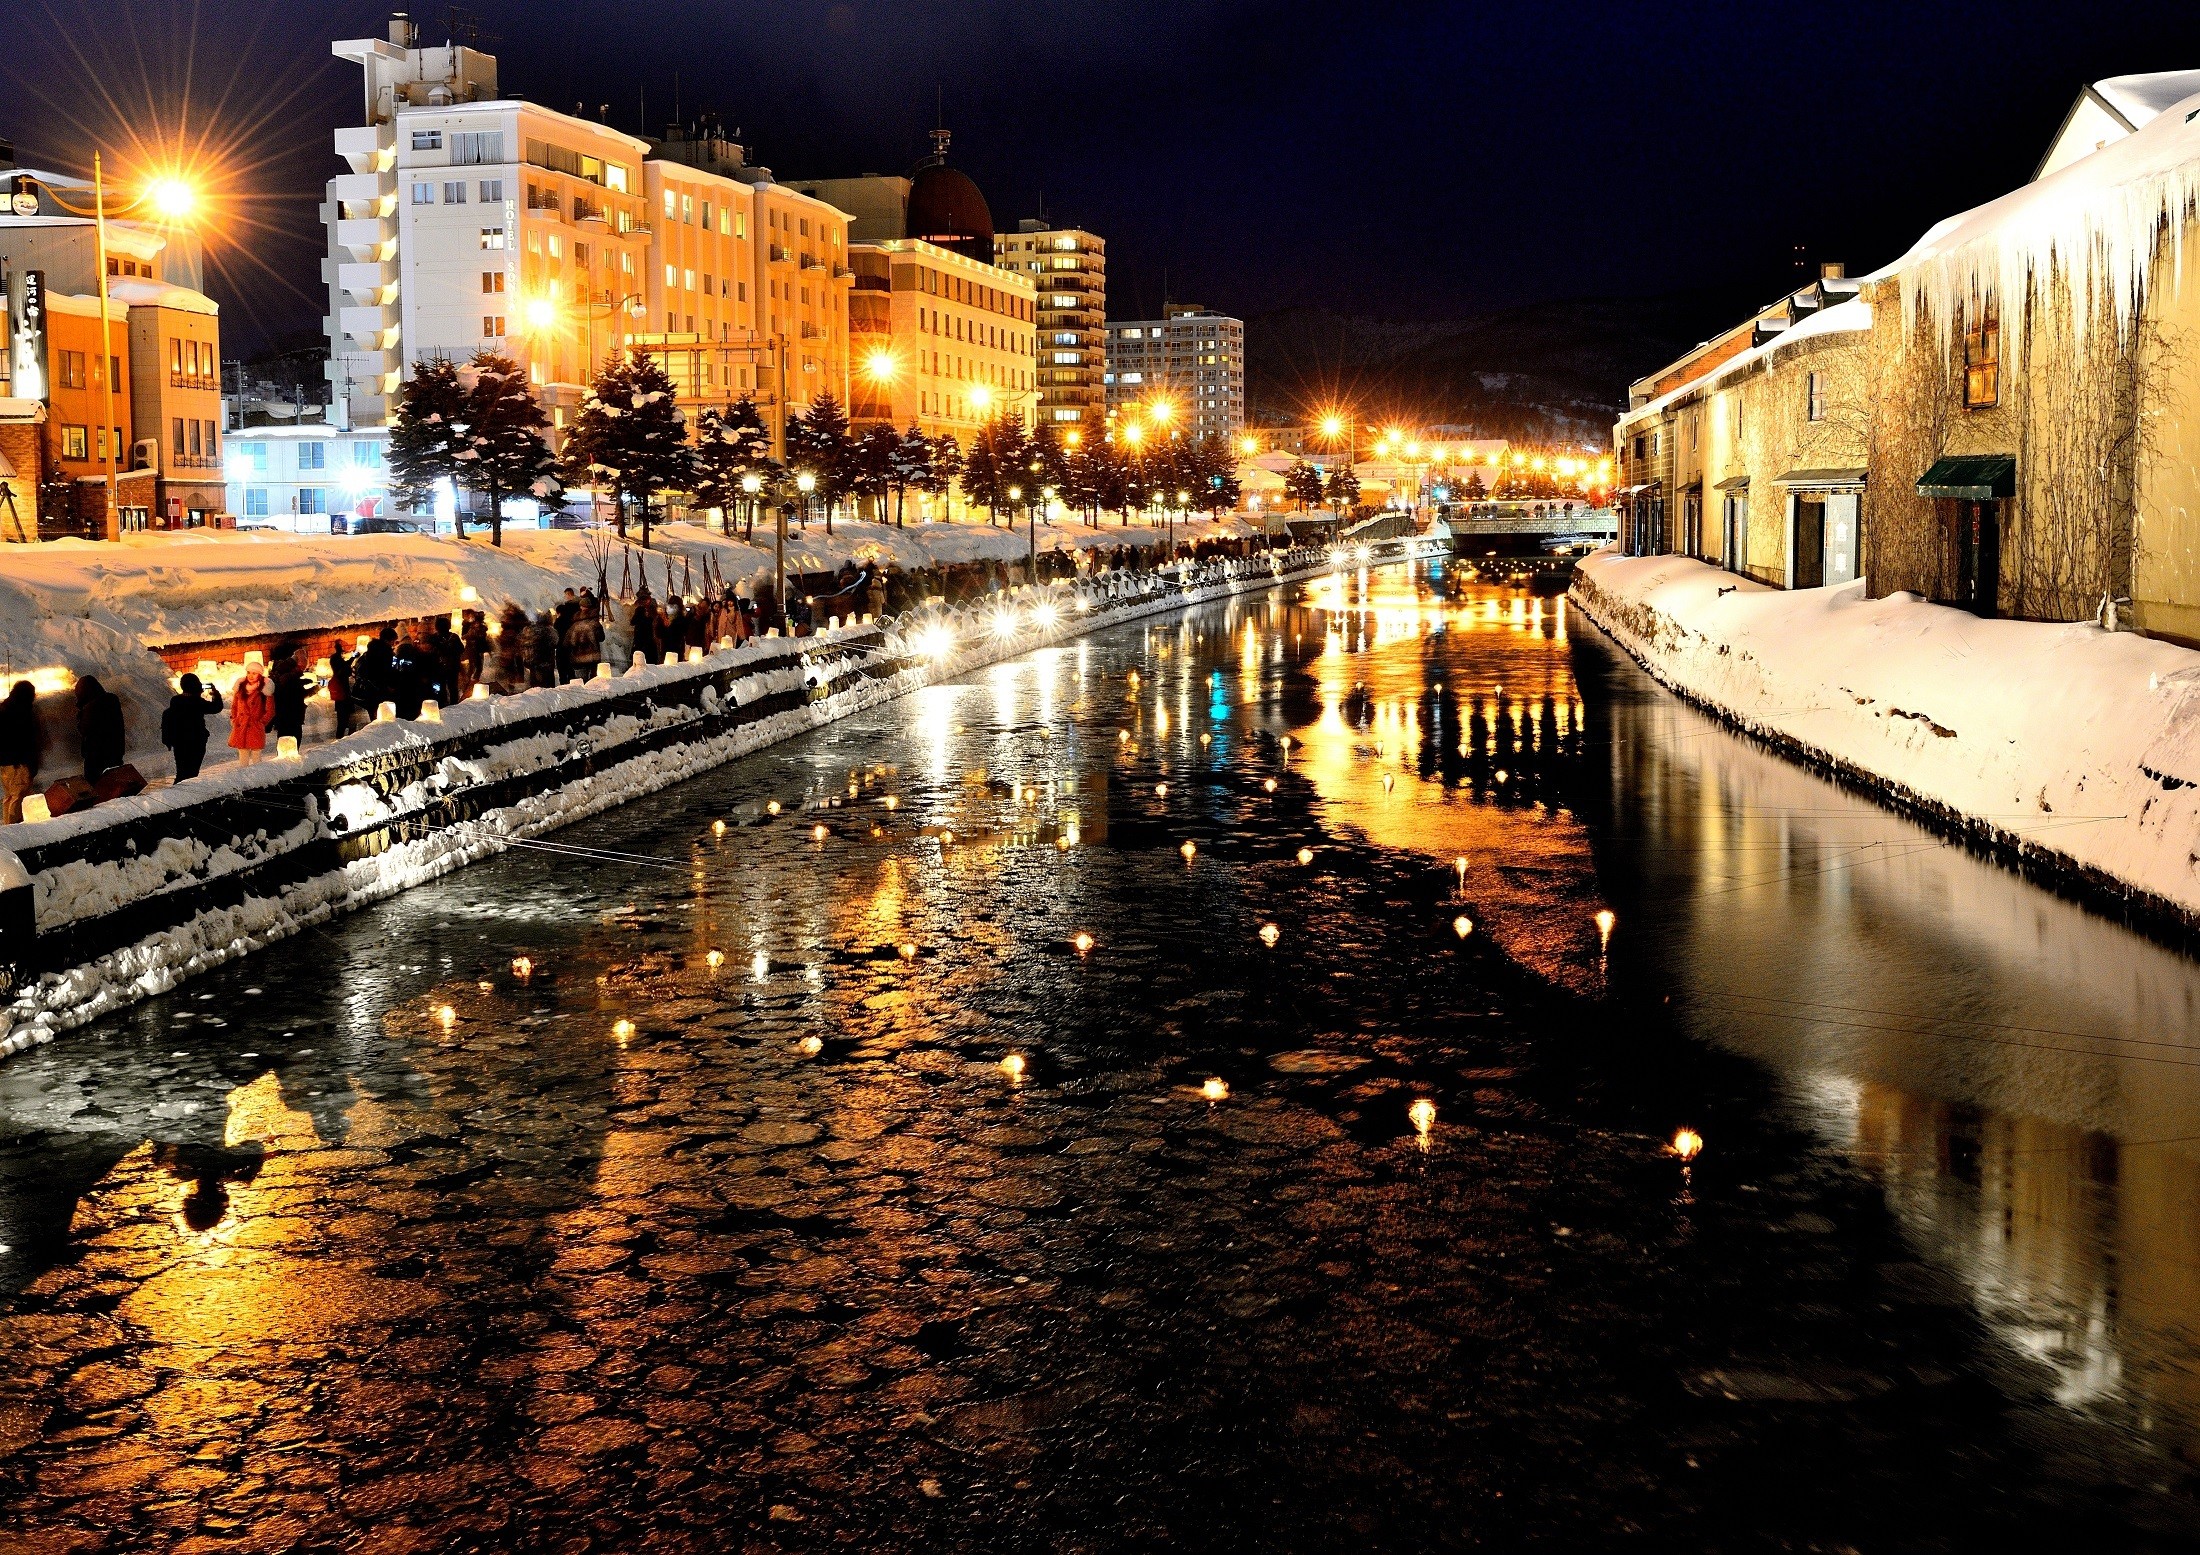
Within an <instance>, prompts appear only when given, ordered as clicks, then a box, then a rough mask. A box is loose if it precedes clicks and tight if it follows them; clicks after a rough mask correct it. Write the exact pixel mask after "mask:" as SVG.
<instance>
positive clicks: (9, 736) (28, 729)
mask: <svg viewBox="0 0 2200 1555" xmlns="http://www.w3.org/2000/svg"><path fill="white" fill-rule="evenodd" d="M45 754H46V741H45V734H44V731H43V730H41V729H40V728H39V726H38V688H37V687H36V686H34V685H32V684H31V683H30V682H29V681H27V680H19V681H17V682H16V683H15V684H14V685H13V686H11V687H10V688H9V689H8V698H7V700H6V701H5V702H0V825H7V826H13V825H14V824H15V823H16V822H17V821H20V820H21V819H23V797H24V795H26V794H28V793H29V792H30V791H31V780H32V779H33V778H35V777H37V776H38V763H39V762H40V760H41V759H43V758H44V756H45Z"/></svg>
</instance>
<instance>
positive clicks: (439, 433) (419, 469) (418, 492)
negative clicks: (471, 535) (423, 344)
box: [387, 357, 466, 535]
mask: <svg viewBox="0 0 2200 1555" xmlns="http://www.w3.org/2000/svg"><path fill="white" fill-rule="evenodd" d="M465 419H466V386H465V385H464V384H463V383H461V382H460V381H459V376H458V368H457V366H456V364H454V363H451V362H447V361H445V360H443V358H441V357H427V358H424V359H423V360H421V361H419V362H416V363H414V364H413V370H412V376H411V377H409V378H407V379H406V380H405V387H404V390H403V391H402V392H401V393H400V394H399V395H398V399H397V411H396V414H395V415H393V416H392V417H391V418H390V447H389V453H388V455H387V460H388V464H389V472H390V495H391V496H392V497H393V498H395V499H396V500H397V501H398V502H400V503H402V504H403V505H404V506H405V507H406V508H408V509H410V510H411V511H412V512H415V513H420V512H432V511H434V507H435V489H436V487H437V486H438V485H439V484H441V483H442V482H444V481H449V482H451V483H452V485H454V486H455V485H457V484H458V482H459V467H458V450H459V446H460V442H459V436H460V434H459V431H458V424H459V423H460V422H462V421H464V420H465ZM458 527H459V533H460V534H461V535H464V534H465V532H466V523H465V520H464V519H463V518H461V519H460V520H459V526H458Z"/></svg>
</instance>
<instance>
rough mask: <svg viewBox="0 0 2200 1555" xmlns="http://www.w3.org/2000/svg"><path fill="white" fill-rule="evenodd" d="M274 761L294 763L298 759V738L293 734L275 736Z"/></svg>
mask: <svg viewBox="0 0 2200 1555" xmlns="http://www.w3.org/2000/svg"><path fill="white" fill-rule="evenodd" d="M275 759H276V760H277V761H296V760H297V759H298V736H296V735H295V734H278V735H277V736H275Z"/></svg>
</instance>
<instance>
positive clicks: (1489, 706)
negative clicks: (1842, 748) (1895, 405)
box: [0, 566, 2200, 1552]
mask: <svg viewBox="0 0 2200 1555" xmlns="http://www.w3.org/2000/svg"><path fill="white" fill-rule="evenodd" d="M2058 819H2059V820H2060V821H2062V822H2063V823H2066V824H2083V818H2082V817H2072V818H2058ZM2196 1000H2200V967H2196V966H2195V964H2194V963H2193V962H2191V961H2190V960H2187V959H2186V958H2184V957H2182V956H2181V955H2178V954H2176V953H2174V952H2172V951H2170V950H2167V949H2164V948H2161V947H2160V946H2158V945H2155V944H2153V943H2151V942H2149V941H2147V940H2145V939H2143V938H2140V937H2138V936H2136V935H2134V934H2132V933H2130V932H2128V931H2126V930H2124V929H2122V928H2120V927H2118V926H2117V925H2115V924H2113V923H2110V922H2108V921H2106V920H2104V919H2102V918H2099V917H2097V916H2094V915H2092V914H2089V913H2088V912H2086V911H2085V910H2083V909H2081V908H2079V907H2077V906H2074V905H2072V904H2071V903H2069V902H2066V901H2064V900H2061V899H2059V898H2057V897H2055V896H2053V895H2051V894H2049V893H2046V892H2043V891H2041V890H2040V889H2038V888H2036V887H2034V886H2032V885H2029V884H2027V883H2025V882H2024V881H2022V880H2020V879H2018V878H2017V877H2015V876H2014V875H2012V874H2010V873H2008V872H2006V871H2004V870H2002V869H1999V868H1997V867H1995V866H1994V865H1991V864H1989V863H1986V862H1983V861H1981V860H1980V859H1977V858H1975V857H1973V856H1971V855H1969V854H1967V853H1965V852H1964V851H1962V850H1960V849H1958V848H1954V847H1951V846H1949V845H1947V844H1944V843H1942V842H1940V841H1938V840H1936V839H1935V838H1934V837H1933V836H1931V835H1930V834H1928V833H1926V832H1924V831H1921V830H1920V829H1918V828H1917V827H1915V826H1913V825H1911V824H1909V823H1908V822H1906V821H1904V820H1902V819H1900V818H1899V817H1896V816H1894V815H1892V814H1890V813H1888V812H1886V811H1884V810H1882V809H1880V808H1878V807H1877V806H1875V805H1873V804H1871V803H1869V802H1867V801H1865V800H1863V799H1861V798H1859V797H1857V796H1855V795H1852V794H1849V793H1846V792H1844V791H1843V790H1841V789H1839V788H1837V787H1835V786H1833V785H1831V784H1828V783H1826V782H1824V781H1821V780H1820V779H1818V778H1816V777H1814V776H1812V775H1810V774H1808V773H1806V772H1804V771H1802V770H1800V769H1798V768H1796V767H1794V766H1791V765H1789V764H1787V763H1785V762H1783V761H1782V760H1780V759H1778V758H1776V757H1773V756H1771V755H1769V754H1767V753H1766V752H1764V751H1762V750H1761V749H1759V748H1757V747H1755V746H1753V745H1752V744H1750V743H1749V742H1747V741H1745V740H1742V739H1739V738H1737V737H1735V736H1733V735H1731V734H1729V733H1727V732H1725V731H1724V730H1722V729H1721V728H1720V727H1718V726H1717V725H1715V724H1713V723H1711V722H1710V721H1708V720H1706V719H1704V718H1703V717H1701V716H1699V715H1698V714H1696V713H1694V712H1693V711H1692V710H1690V709H1688V708H1687V707H1686V706H1684V705H1682V704H1680V703H1678V702H1676V701H1675V700H1674V699H1673V698H1671V697H1670V696H1668V695H1666V694H1665V693H1664V692H1662V691H1661V690H1659V689H1658V688H1657V687H1656V686H1655V685H1654V684H1652V683H1651V682H1650V681H1649V680H1648V679H1647V678H1646V677H1645V676H1643V675H1642V674H1641V673H1640V672H1639V671H1638V670H1636V669H1635V668H1634V667H1633V666H1632V665H1631V664H1630V663H1628V662H1627V661H1626V660H1625V659H1624V658H1622V657H1621V656H1620V655H1619V654H1618V653H1617V652H1616V651H1615V650H1613V649H1612V648H1611V647H1610V646H1609V645H1608V644H1607V643H1605V642H1604V641H1603V639H1601V637H1599V636H1597V634H1596V633H1595V632H1594V629H1593V628H1589V627H1587V626H1586V625H1585V624H1584V623H1581V622H1579V621H1578V620H1577V619H1574V618H1570V616H1569V613H1568V611H1567V609H1566V607H1565V604H1564V602H1563V601H1561V600H1547V599H1536V598H1533V597H1531V596H1530V595H1528V594H1526V593H1524V592H1522V591H1520V590H1518V589H1514V588H1506V587H1499V586H1495V585H1492V584H1487V583H1482V582H1478V581H1476V580H1475V579H1474V578H1473V577H1472V576H1471V575H1469V574H1467V573H1466V572H1464V571H1462V570H1460V569H1457V568H1454V569H1451V570H1449V571H1447V570H1446V569H1444V568H1443V567H1440V566H1431V567H1427V568H1425V569H1422V570H1420V571H1418V572H1408V571H1406V570H1405V569H1389V570H1383V571H1377V572H1374V573H1372V574H1368V573H1344V574H1340V575H1337V576H1335V577H1333V578H1331V579H1329V580H1326V581H1324V582H1321V583H1318V584H1316V585H1314V586H1312V587H1310V588H1297V589H1288V590H1278V591H1275V592H1274V593H1272V594H1269V595H1263V596H1254V597H1251V598H1249V599H1247V600H1245V601H1242V602H1240V603H1238V604H1235V605H1231V606H1227V607H1223V606H1216V607H1212V608H1207V609H1202V610H1197V611H1193V612H1191V613H1190V614H1188V615H1187V616H1186V617H1184V618H1183V619H1181V620H1177V621H1168V622H1162V623H1149V624H1147V625H1145V626H1143V627H1127V628H1120V629H1117V630H1116V631H1114V632H1112V633H1110V634H1104V635H1101V636H1096V637H1094V638H1092V639H1089V640H1087V641H1085V642H1081V643H1077V644H1074V645H1071V646H1067V647H1063V648H1058V649H1051V650H1046V651H1042V652H1039V653H1036V654H1033V655H1030V656H1027V657H1025V658H1022V659H1018V660H1015V661H1012V662H1009V663H1006V664H1003V665H1001V666H998V667H997V668H994V669H991V670H988V671H984V672H982V673H980V674H978V675H975V676H973V677H972V678H970V679H969V680H967V681H964V682H961V683H957V684H952V685H942V686H938V687H934V688H932V689H929V690H927V691H924V692H921V693H919V694H917V695H915V696H913V697H911V698H909V699H906V700H904V701H902V702H899V703H896V704H893V705H890V706H887V707H883V708H880V709H877V710H875V711H873V712H871V713H868V714H865V715H863V716H861V717H858V718H855V719H851V720H849V721H847V722H844V723H841V724H838V725H835V726H832V727H830V728H828V729H826V730H823V731H820V732H819V733H817V734H815V735H813V736H810V737H808V738H806V739H804V740H802V741H798V742H795V743H792V744H789V745H786V746H782V747H778V748H775V749H773V750H770V751H767V752H764V753H761V754H759V755H757V756H755V757H752V758H749V759H748V760H745V761H743V762H741V763H739V764H736V765H734V766H732V767H729V768H727V769H725V770H723V771H722V772H719V773H717V774H714V775H712V776H710V777H707V778H704V779H700V780H698V781H695V782H692V783H689V784H687V785H684V786H682V787H680V788H678V789H675V790H672V791H669V792H666V793H664V794H660V795H658V796H655V797H654V798H651V799H649V800H646V801H643V802H641V803H637V804H635V805H632V806H630V807H628V808H626V809H623V810H620V811H617V812H614V813H612V814H609V815H606V816H604V817H601V818H598V819H596V820H593V821H591V822H589V823H587V824H585V825H582V826H578V827H575V828H572V829H570V830H568V831H565V832H561V833H558V834H556V835H555V836H554V837H552V838H549V839H545V840H544V841H543V842H542V843H541V844H539V845H536V846H532V847H528V848H524V849H519V850H515V851H513V852H511V853H509V854H507V855H505V856H503V857H501V858H499V859H497V860H494V861H492V862H489V863H485V864H482V865H480V866H477V867H475V868H473V869H471V870H468V871H465V872H463V873H461V874H458V875H455V876H453V877H451V878H450V879H448V880H446V881H444V882H441V883H439V884H436V885H433V886H430V887H427V888H424V889H421V890H418V891H414V892H412V893H410V894H408V895H406V896H404V897H402V898H400V899H398V900H395V901H392V902H390V903H387V904H385V905H382V906H380V907H377V908H375V909H373V910H371V911H368V912H365V913H361V914H359V915H357V916H355V917H352V918H348V919H345V920H343V921H341V922H339V923H336V924H333V925H329V926H326V927H322V928H319V929H315V930H310V931H308V932H305V933H303V934H300V935H298V936H296V937H294V938H291V939H287V940H284V941H282V942H280V943H278V944H276V945H274V946H272V947H270V948H269V949H268V950H267V951H266V952H264V953H263V954H260V955H257V956H253V957H249V958H246V959H245V960H243V961H241V962H238V963H236V964H234V965H231V966H228V967H224V968H221V969H219V970H216V971H214V972H211V973H209V974H208V975H206V976H204V977H201V978H198V979H196V980H194V981H191V982H188V983H186V984H184V985H183V986H182V987H180V988H178V989H177V990H175V991H173V992H171V993H168V994H166V995H163V996H160V997H158V998H155V999H153V1000H151V1001H149V1002H147V1003H145V1004H143V1005H141V1006H139V1007H137V1008H136V1009H134V1010H132V1011H131V1012H129V1013H128V1014H127V1015H125V1016H122V1017H118V1018H116V1019H114V1020H112V1021H109V1022H107V1023H106V1024H104V1025H102V1026H99V1027H95V1028H89V1029H86V1030H83V1031H79V1032H76V1033H72V1034H70V1035H68V1036H66V1037H64V1038H62V1039H61V1040H59V1041H57V1042H56V1043H54V1044H53V1045H52V1046H50V1047H48V1048H45V1049H42V1050H38V1051H35V1052H33V1053H31V1054H28V1055H25V1056H24V1057H22V1058H19V1059H17V1060H14V1061H12V1062H10V1063H8V1064H6V1065H4V1066H0V1508H4V1509H5V1511H4V1517H5V1532H4V1533H0V1547H21V1548H30V1549H41V1550H43V1549H55V1550H59V1549H70V1550H79V1549H81V1550H94V1549H113V1550H124V1549H127V1550H153V1549H168V1548H190V1549H194V1550H196V1549H217V1548H219V1549H228V1548H236V1549H254V1550H280V1549H293V1548H296V1549H320V1548H329V1549H334V1548H342V1549H346V1550H368V1551H377V1552H395V1551H407V1550H420V1551H430V1550H434V1551H444V1550H461V1549H466V1550H471V1549H481V1550H490V1549H529V1550H533V1549H555V1550H574V1551H579V1550H597V1549H600V1550H621V1551H624V1550H635V1549H642V1548H650V1549H673V1550H684V1549H695V1550H713V1551H715V1550H722V1549H727V1548H735V1547H739V1548H748V1549H789V1550H793V1549H816V1548H842V1549H874V1548H875V1549H888V1548H912V1547H923V1548H928V1549H972V1550H1017V1551H1027V1550H1058V1551H1088V1550H1089V1551H1098V1550H1109V1549H1120V1548H1129V1547H1160V1546H1170V1547H1178V1548H1187V1549H1213V1550H1277V1549H1307V1550H1328V1549H1353V1550H1365V1549H1368V1548H1377V1549H1403V1548H1412V1547H1436V1548H1473V1547H1491V1548H1519V1547H1540V1548H1550V1549H1558V1550H1579V1549H1589V1548H1606V1547H1611V1546H1613V1545H1619V1544H1630V1543H1632V1544H1656V1545H1660V1546H1663V1545H1669V1544H1671V1543H1675V1542H1678V1541H1680V1540H1682V1539H1686V1540H1687V1541H1688V1542H1689V1543H1690V1544H1692V1545H1694V1546H1697V1547H1703V1548H1710V1549H1751V1548H1766V1547H1779V1548H1814V1549H1842V1548H1857V1549H1868V1550H1894V1549H1925V1550H1953V1549H1975V1548H1985V1547H1991V1546H1997V1545H1998V1546H2000V1547H2005V1548H2035V1547H2045V1546H2049V1545H2055V1546H2059V1547H2063V1548H2072V1547H2077V1548H2085V1549H2089V1550H2094V1549H2154V1548H2168V1547H2182V1546H2186V1545H2190V1544H2193V1543H2195V1542H2196V1541H2200V1493H2196V1490H2195V1481H2194V1476H2193V1473H2192V1462H2193V1459H2194V1456H2195V1454H2196V1452H2200V1335H2196V1333H2195V1327H2196V1325H2200V1191H2196V1190H2200V1084H2196V1082H2195V1065H2196V1064H2200V1056H2196V1054H2195V1052H2194V1033H2195V1032H2196V1031H2200V1007H2196Z"/></svg>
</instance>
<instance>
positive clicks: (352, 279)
mask: <svg viewBox="0 0 2200 1555" xmlns="http://www.w3.org/2000/svg"><path fill="white" fill-rule="evenodd" d="M336 284H337V286H338V287H340V288H341V289H342V290H343V291H344V292H345V294H346V295H348V296H349V297H350V298H351V300H352V303H353V305H354V306H357V307H364V308H379V307H382V306H383V305H385V304H387V303H392V302H395V301H396V300H397V266H396V265H394V264H339V265H337V266H336Z"/></svg>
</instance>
